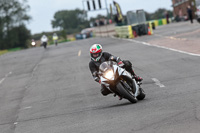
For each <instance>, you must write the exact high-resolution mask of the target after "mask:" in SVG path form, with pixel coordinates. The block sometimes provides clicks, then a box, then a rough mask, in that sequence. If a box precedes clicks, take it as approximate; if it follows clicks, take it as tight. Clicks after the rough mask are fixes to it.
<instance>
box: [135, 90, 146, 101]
mask: <svg viewBox="0 0 200 133" xmlns="http://www.w3.org/2000/svg"><path fill="white" fill-rule="evenodd" d="M139 93H140V94H139V95H138V96H137V99H138V100H143V99H144V98H145V96H146V94H145V92H144V90H143V89H142V88H139Z"/></svg>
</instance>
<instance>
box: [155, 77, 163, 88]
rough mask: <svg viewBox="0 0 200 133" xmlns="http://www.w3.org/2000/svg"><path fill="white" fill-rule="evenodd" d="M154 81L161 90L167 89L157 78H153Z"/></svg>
mask: <svg viewBox="0 0 200 133" xmlns="http://www.w3.org/2000/svg"><path fill="white" fill-rule="evenodd" d="M152 80H153V81H154V82H155V84H156V85H158V86H159V87H160V88H163V87H165V86H164V85H163V84H161V83H160V81H159V80H158V79H156V78H152Z"/></svg>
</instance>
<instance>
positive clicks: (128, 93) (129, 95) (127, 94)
mask: <svg viewBox="0 0 200 133" xmlns="http://www.w3.org/2000/svg"><path fill="white" fill-rule="evenodd" d="M116 87H117V91H118V92H119V94H120V95H121V96H122V97H123V98H126V99H128V100H129V101H130V102H131V103H137V99H136V97H135V96H134V94H133V92H132V90H129V88H127V87H126V86H123V85H122V83H120V82H119V83H118V84H117V86H116Z"/></svg>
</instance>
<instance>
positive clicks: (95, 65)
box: [89, 52, 135, 96]
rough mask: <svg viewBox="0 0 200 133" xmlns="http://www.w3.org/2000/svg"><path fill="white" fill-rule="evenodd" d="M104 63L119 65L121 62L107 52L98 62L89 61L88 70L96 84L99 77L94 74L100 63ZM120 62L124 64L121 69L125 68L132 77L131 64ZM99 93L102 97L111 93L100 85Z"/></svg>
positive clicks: (125, 61) (124, 61)
mask: <svg viewBox="0 0 200 133" xmlns="http://www.w3.org/2000/svg"><path fill="white" fill-rule="evenodd" d="M105 61H115V62H117V63H119V62H120V61H122V60H121V59H120V58H119V57H116V56H113V55H111V54H110V53H107V52H103V53H102V57H101V59H100V60H99V61H93V60H92V59H91V61H90V63H89V68H90V71H91V73H92V76H93V78H94V80H95V81H96V82H99V81H100V79H99V76H98V75H97V74H96V72H98V71H99V66H100V65H101V63H103V62H105ZM122 62H123V63H124V67H123V68H125V70H126V71H128V72H130V73H131V74H132V76H134V75H135V73H134V71H133V69H132V64H131V62H130V61H128V60H123V61H122ZM101 93H102V95H104V96H106V95H108V94H110V93H111V92H110V91H109V90H108V89H107V88H106V87H105V86H104V85H101Z"/></svg>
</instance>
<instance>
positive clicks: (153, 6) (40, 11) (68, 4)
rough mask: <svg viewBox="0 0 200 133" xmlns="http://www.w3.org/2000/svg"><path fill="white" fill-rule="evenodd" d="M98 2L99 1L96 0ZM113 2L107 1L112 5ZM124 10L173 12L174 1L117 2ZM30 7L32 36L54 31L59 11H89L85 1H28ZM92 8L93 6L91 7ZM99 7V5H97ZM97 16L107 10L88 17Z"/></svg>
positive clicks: (128, 0)
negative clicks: (52, 24) (165, 10)
mask: <svg viewBox="0 0 200 133" xmlns="http://www.w3.org/2000/svg"><path fill="white" fill-rule="evenodd" d="M96 1H97V0H96ZM101 1H102V7H105V0H101ZM112 1H113V0H107V3H108V6H109V3H112ZM115 1H116V2H117V3H118V4H119V5H120V6H121V9H122V13H123V14H126V12H127V11H130V10H137V9H144V10H145V11H147V12H154V11H155V10H157V9H158V8H166V9H170V10H172V7H171V5H172V0H115ZM27 4H28V5H29V6H30V11H29V13H28V14H29V15H30V16H31V17H32V20H31V21H30V22H29V24H28V28H29V29H30V30H31V33H32V34H35V33H40V32H43V31H53V30H54V29H52V27H51V20H53V16H54V14H55V12H57V11H59V10H73V9H76V8H79V9H83V5H84V7H85V9H87V6H86V2H83V0H28V3H27ZM90 6H91V8H92V5H90ZM96 6H97V7H98V4H97V3H96ZM97 14H103V15H105V14H106V10H102V11H92V12H89V13H88V15H89V16H90V17H91V16H96V15H97Z"/></svg>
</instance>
